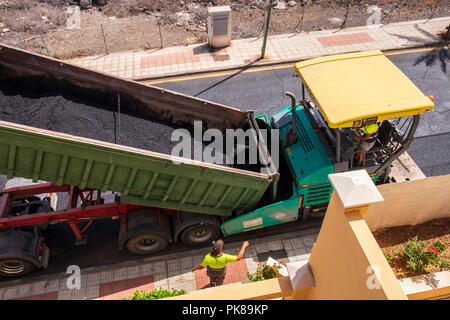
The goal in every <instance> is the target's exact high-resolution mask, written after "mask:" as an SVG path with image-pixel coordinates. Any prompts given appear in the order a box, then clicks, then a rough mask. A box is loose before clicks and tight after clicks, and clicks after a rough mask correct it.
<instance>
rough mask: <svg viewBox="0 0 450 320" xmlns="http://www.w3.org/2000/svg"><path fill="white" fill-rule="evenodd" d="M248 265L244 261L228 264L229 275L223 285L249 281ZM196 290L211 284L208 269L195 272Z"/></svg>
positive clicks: (227, 274)
mask: <svg viewBox="0 0 450 320" xmlns="http://www.w3.org/2000/svg"><path fill="white" fill-rule="evenodd" d="M247 271H248V269H247V263H246V262H245V260H244V259H242V260H239V261H235V262H230V263H228V264H227V273H226V276H225V280H224V282H223V284H228V283H235V282H243V281H245V280H247ZM195 281H196V288H197V289H202V288H204V287H205V286H206V285H208V284H209V277H208V276H207V275H206V268H204V269H202V270H197V271H195Z"/></svg>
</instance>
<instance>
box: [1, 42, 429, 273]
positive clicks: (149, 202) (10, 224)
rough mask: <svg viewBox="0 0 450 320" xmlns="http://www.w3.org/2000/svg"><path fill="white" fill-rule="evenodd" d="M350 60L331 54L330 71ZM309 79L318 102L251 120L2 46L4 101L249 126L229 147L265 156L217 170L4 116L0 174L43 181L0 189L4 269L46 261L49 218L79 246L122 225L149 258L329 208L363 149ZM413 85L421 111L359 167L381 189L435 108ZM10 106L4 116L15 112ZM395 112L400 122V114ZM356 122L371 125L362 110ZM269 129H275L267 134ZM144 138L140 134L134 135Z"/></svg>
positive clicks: (132, 245) (221, 126) (125, 241)
mask: <svg viewBox="0 0 450 320" xmlns="http://www.w3.org/2000/svg"><path fill="white" fill-rule="evenodd" d="M374 57H375V60H376V61H375V62H374V63H382V64H383V65H387V66H388V67H391V66H390V65H389V64H388V62H387V59H386V58H385V57H384V56H383V55H382V54H381V53H372V54H360V55H355V56H352V57H350V58H352V59H353V60H352V61H359V62H361V61H362V62H363V63H371V62H372V60H373V58H374ZM348 58H349V57H344V58H342V59H339V58H336V59H335V60H331V62H330V64H332V63H333V61H334V62H336V61H343V60H348ZM371 58H372V59H371ZM382 58H384V59H386V60H382ZM304 67H305V68H307V67H308V65H306V66H304ZM297 69H298V70H299V69H301V67H299V68H297ZM317 72H321V71H320V70H319V71H317ZM394 72H400V71H399V70H394ZM300 73H301V71H300ZM363 80H364V79H363ZM402 80H404V81H407V80H406V79H403V78H402ZM408 81H409V80H408ZM302 82H303V85H304V88H305V87H306V89H307V90H308V91H309V92H311V93H313V92H314V94H311V97H312V100H307V99H306V97H303V100H302V101H300V102H299V103H297V102H296V101H295V97H294V96H293V95H292V94H289V95H290V96H291V97H292V98H293V101H292V105H291V106H288V107H286V108H285V109H283V110H281V111H280V112H278V113H277V114H275V115H273V116H272V117H270V118H269V117H268V116H260V117H256V118H255V116H254V114H253V112H252V111H241V110H238V109H234V108H230V107H227V106H224V105H220V104H217V103H212V102H209V101H205V100H201V99H197V98H193V97H189V96H186V95H182V94H179V93H175V92H171V91H168V90H163V89H159V88H155V87H149V86H145V85H143V84H140V83H138V82H134V81H130V80H126V79H121V78H117V77H114V76H111V75H108V74H103V73H99V72H95V71H92V70H88V69H85V68H82V67H79V66H75V65H72V64H68V63H65V62H62V61H59V60H56V59H52V58H48V57H45V56H41V55H37V54H33V53H29V52H26V51H23V50H20V49H16V48H13V47H9V46H5V45H0V89H2V88H3V89H4V88H6V89H4V90H3V94H4V96H6V97H5V98H4V99H10V98H11V96H15V95H21V98H20V99H22V98H23V96H26V97H25V98H24V99H31V100H33V99H41V98H42V97H48V96H51V95H55V94H60V95H62V96H64V97H69V98H68V99H71V100H74V101H75V100H76V101H83V102H86V101H88V102H90V103H91V104H92V105H102V106H106V107H107V108H110V109H111V110H114V114H115V115H116V116H120V115H121V114H122V115H125V114H132V115H133V116H134V117H136V118H133V119H135V120H133V121H138V119H151V120H152V121H154V120H155V119H158V121H162V122H164V123H169V124H170V125H171V126H172V128H182V129H183V130H185V131H183V132H192V128H193V125H194V124H195V121H200V122H201V123H202V124H203V132H206V130H208V129H213V130H216V131H215V133H217V132H219V133H226V132H227V130H230V129H234V130H237V131H239V130H242V131H244V130H245V132H246V133H247V136H246V139H247V140H244V141H243V142H242V141H241V145H238V144H236V141H235V140H234V138H233V140H232V145H234V147H236V149H232V150H238V149H239V148H241V150H242V149H243V150H244V154H245V155H246V156H248V155H249V154H248V152H249V148H250V147H249V146H250V145H253V146H254V147H255V149H254V150H253V151H254V152H257V154H258V161H257V163H256V165H255V164H254V163H252V164H253V166H251V165H248V163H244V164H243V165H234V162H233V161H232V162H231V164H227V165H223V164H215V163H208V162H205V161H201V160H192V159H190V160H187V159H186V158H180V157H176V156H175V157H174V156H173V155H170V154H167V153H161V152H155V151H154V150H145V149H144V148H139V147H133V146H130V145H122V144H120V140H119V142H117V141H115V142H116V143H114V141H102V140H97V139H92V138H89V137H86V136H83V134H82V133H83V132H82V131H81V133H80V134H79V135H78V134H77V135H73V134H68V133H62V132H59V131H53V130H48V128H43V127H39V126H38V127H35V126H30V125H24V124H23V123H14V122H9V121H0V174H4V175H6V176H7V177H8V179H10V178H13V177H22V178H27V179H31V180H32V181H34V182H37V181H39V180H43V181H48V183H43V184H35V185H29V186H21V187H13V188H7V189H3V190H2V191H0V229H1V230H0V274H1V275H4V276H20V275H23V274H26V273H29V272H31V271H33V270H34V269H36V268H40V267H46V266H47V264H48V257H49V249H48V248H47V246H46V244H45V238H44V237H43V236H42V233H41V232H40V231H41V230H43V229H45V228H46V226H47V225H48V224H49V223H59V222H66V223H68V224H69V225H70V227H71V229H72V230H73V232H74V234H75V237H76V241H78V242H80V243H83V242H84V241H85V240H86V237H85V235H84V232H85V231H86V229H87V228H88V227H89V226H90V225H91V223H92V222H93V221H94V220H95V219H100V218H107V217H109V218H113V219H119V220H120V234H119V248H124V247H126V248H127V249H128V250H129V251H130V252H132V253H135V254H151V253H155V252H159V251H161V250H163V249H165V248H166V247H167V246H168V244H169V243H170V242H174V241H182V242H184V243H186V244H190V245H201V244H206V243H209V242H210V241H212V240H214V239H216V238H217V237H219V236H220V234H221V233H222V234H223V235H225V236H227V235H230V234H235V233H239V232H244V231H248V230H254V229H257V228H262V227H267V226H272V225H277V224H281V223H286V222H290V221H295V220H297V219H298V218H299V217H302V219H306V218H307V217H308V216H311V215H315V214H317V212H320V211H323V210H324V209H325V208H326V206H327V203H328V201H329V198H330V195H331V192H332V187H331V185H330V183H329V181H328V174H330V173H334V172H340V171H348V170H357V169H361V167H358V166H354V165H353V162H352V160H353V158H352V157H353V155H354V153H355V152H357V150H356V148H355V149H354V150H353V154H352V155H351V157H350V158H348V159H345V157H344V155H343V146H345V143H343V142H342V140H341V137H340V135H343V136H344V137H345V134H346V133H347V132H346V131H345V130H347V129H348V130H350V128H348V127H349V126H347V125H346V124H345V125H343V126H342V127H344V129H345V130H344V131H342V132H341V131H339V129H333V128H331V129H330V128H329V127H328V126H327V120H326V110H325V109H326V108H325V107H324V105H323V104H322V105H320V108H316V107H315V105H314V103H317V102H320V101H318V100H315V98H317V97H318V95H319V93H318V92H316V90H315V88H312V87H309V86H308V78H307V76H305V78H303V77H302ZM408 85H409V83H408ZM11 88H13V90H12V91H14V92H11ZM414 88H415V87H414ZM414 88H412V89H411V90H412V93H411V95H412V97H413V98H414V97H419V98H420V99H419V100H420V101H419V102H420V103H419V104H420V108H419V106H417V107H416V108H414V107H411V108H410V109H408V111H403V113H402V114H401V116H402V117H412V118H411V119H413V120H412V121H411V123H410V124H409V125H407V128H406V129H405V128H403V131H402V132H400V129H398V127H397V126H396V124H398V123H395V122H391V121H389V116H386V117H384V118H382V119H381V118H380V122H386V123H387V124H386V128H385V129H383V130H385V131H383V134H384V135H382V138H383V139H384V140H383V141H379V145H378V146H377V151H376V152H374V157H372V158H371V157H369V156H368V157H367V161H366V162H365V163H364V164H363V166H362V167H363V168H366V170H367V171H368V172H369V174H371V176H372V177H373V179H374V180H376V181H377V182H380V183H385V182H387V181H389V172H390V170H388V169H390V168H391V167H392V165H391V164H392V163H393V161H394V160H396V159H398V157H399V156H400V155H401V154H404V151H405V150H406V149H407V146H408V145H409V143H410V142H411V141H412V139H413V134H414V131H415V129H416V127H417V123H418V115H419V114H420V113H423V112H425V111H426V110H430V109H432V108H433V105H432V103H431V101H429V100H428V101H429V103H427V104H426V105H425V106H424V105H423V101H427V100H424V99H422V98H423V94H422V93H421V92H420V91H419V90H418V89H417V88H415V89H414ZM321 90H323V89H321ZM24 92H25V94H24ZM27 92H28V93H27ZM395 98H396V97H395V96H392V97H389V99H395ZM319 100H320V98H319ZM4 101H6V100H4ZM8 101H10V100H8ZM18 101H20V103H22V102H23V101H25V100H18ZM385 101H386V100H385ZM385 101H384V102H385ZM0 103H1V100H0ZM11 108H12V109H11ZM15 108H16V107H14V106H13V107H10V109H8V110H7V112H9V113H11V112H14V110H18V109H15ZM17 108H19V107H17ZM11 110H12V111H11ZM294 110H295V112H293V111H294ZM393 115H395V116H396V117H399V113H393ZM30 116H32V115H30ZM356 117H357V118H358V119H359V117H361V118H364V111H363V112H362V113H360V114H357V115H356ZM358 119H356V120H358ZM346 120H348V119H346ZM372 120H373V117H372ZM139 121H140V120H139ZM347 122H348V121H347ZM376 122H378V121H377V119H375V123H376ZM119 123H120V122H119ZM152 123H153V122H152ZM293 123H295V124H296V125H295V126H293V125H292V124H293ZM337 127H339V126H337ZM337 127H336V128H337ZM350 127H354V128H353V129H355V128H356V127H359V125H353V126H350ZM382 127H383V124H382V123H381V126H380V128H382ZM383 128H384V127H383ZM116 129H117V128H116ZM86 130H87V128H86ZM98 131H101V129H99V130H98ZM194 131H195V130H194ZM264 131H266V132H267V131H268V132H269V134H268V135H267V134H265V135H264V134H263V133H264ZM203 132H202V133H203ZM273 133H276V134H275V135H274V134H273ZM401 133H402V135H400V134H401ZM142 134H144V133H143V132H142ZM146 134H148V132H146ZM138 136H139V132H138V133H137V134H135V136H134V137H136V138H137V137H138ZM224 136H225V137H226V136H227V135H226V134H224ZM274 137H275V138H274ZM333 137H334V138H333ZM160 139H161V141H162V140H164V139H165V138H164V137H162V138H160ZM274 139H276V141H275V140H274ZM273 142H277V143H273ZM223 143H226V141H223ZM194 144H195V142H194ZM341 151H342V155H341ZM234 156H236V154H233V157H234ZM247 159H248V157H247ZM388 171H389V172H388ZM106 191H110V192H114V193H115V194H116V197H115V201H114V202H112V203H105V201H104V200H103V197H102V192H106ZM54 193H67V195H68V201H67V202H68V203H67V206H65V207H64V208H63V209H60V210H55V209H56V208H52V207H51V205H50V203H51V201H50V199H48V197H44V198H42V197H40V198H39V197H37V195H39V194H54ZM81 226H83V227H81Z"/></svg>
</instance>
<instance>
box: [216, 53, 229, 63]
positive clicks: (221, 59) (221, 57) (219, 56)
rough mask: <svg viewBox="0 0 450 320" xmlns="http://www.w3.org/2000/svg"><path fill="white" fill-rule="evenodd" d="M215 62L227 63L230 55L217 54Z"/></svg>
mask: <svg viewBox="0 0 450 320" xmlns="http://www.w3.org/2000/svg"><path fill="white" fill-rule="evenodd" d="M213 58H214V61H226V60H230V56H229V55H228V54H215V55H214V56H213Z"/></svg>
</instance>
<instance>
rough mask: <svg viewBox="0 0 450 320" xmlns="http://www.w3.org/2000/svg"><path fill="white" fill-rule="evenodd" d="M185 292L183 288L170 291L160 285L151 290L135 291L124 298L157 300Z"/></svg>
mask: <svg viewBox="0 0 450 320" xmlns="http://www.w3.org/2000/svg"><path fill="white" fill-rule="evenodd" d="M186 293H187V292H186V291H184V290H183V289H181V290H175V289H172V291H168V290H165V289H162V288H161V287H160V288H159V289H154V290H153V291H149V292H145V291H135V292H134V293H133V296H132V297H128V298H125V299H124V300H158V299H163V298H169V297H175V296H181V295H183V294H186Z"/></svg>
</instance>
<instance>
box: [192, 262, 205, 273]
mask: <svg viewBox="0 0 450 320" xmlns="http://www.w3.org/2000/svg"><path fill="white" fill-rule="evenodd" d="M203 268H204V266H202V265H201V264H199V265H198V266H195V267H193V268H192V272H194V271H197V270H202V269H203Z"/></svg>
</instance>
